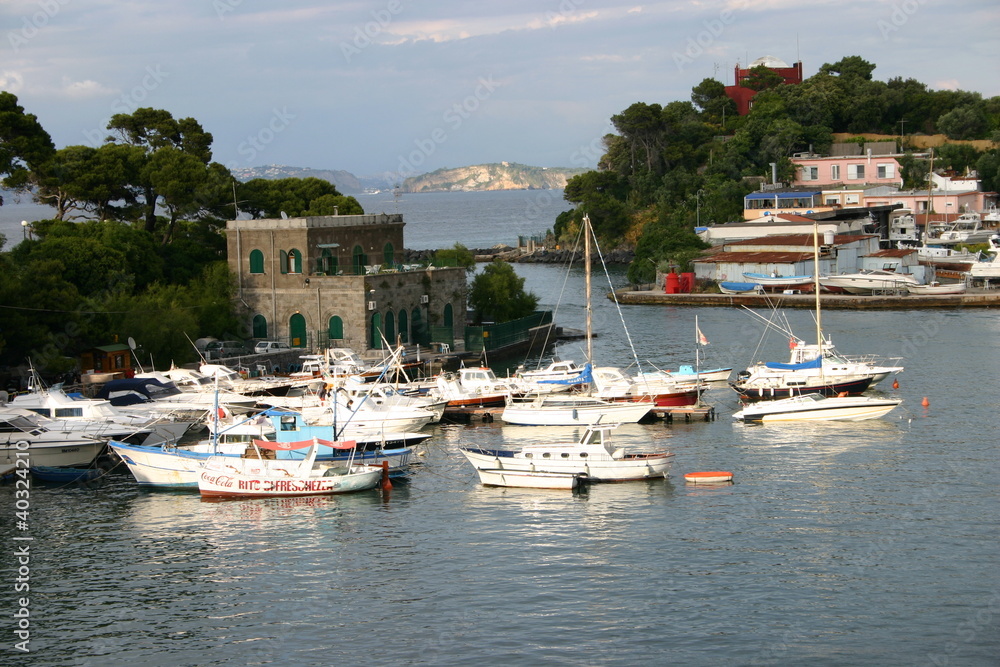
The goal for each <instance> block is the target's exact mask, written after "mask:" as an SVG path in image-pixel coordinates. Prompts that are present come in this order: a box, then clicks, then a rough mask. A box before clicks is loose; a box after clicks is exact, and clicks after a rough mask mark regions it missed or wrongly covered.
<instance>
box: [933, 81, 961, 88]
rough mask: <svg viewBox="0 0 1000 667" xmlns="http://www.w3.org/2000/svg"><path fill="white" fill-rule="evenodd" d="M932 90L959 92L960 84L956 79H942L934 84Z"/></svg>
mask: <svg viewBox="0 0 1000 667" xmlns="http://www.w3.org/2000/svg"><path fill="white" fill-rule="evenodd" d="M934 88H937V89H939V90H960V89H961V88H962V84H960V83H959V82H958V79H943V80H939V81H935V82H934Z"/></svg>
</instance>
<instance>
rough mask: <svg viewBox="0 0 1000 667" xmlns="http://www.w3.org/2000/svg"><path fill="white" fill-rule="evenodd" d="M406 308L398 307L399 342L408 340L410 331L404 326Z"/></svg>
mask: <svg viewBox="0 0 1000 667" xmlns="http://www.w3.org/2000/svg"><path fill="white" fill-rule="evenodd" d="M406 324H407V318H406V308H400V310H399V341H400V342H401V343H409V342H410V331H409V327H407V326H406Z"/></svg>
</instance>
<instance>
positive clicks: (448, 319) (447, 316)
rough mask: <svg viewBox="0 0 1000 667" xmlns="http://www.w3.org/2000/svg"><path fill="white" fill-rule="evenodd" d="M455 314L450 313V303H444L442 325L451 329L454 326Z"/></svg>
mask: <svg viewBox="0 0 1000 667" xmlns="http://www.w3.org/2000/svg"><path fill="white" fill-rule="evenodd" d="M454 320H455V316H454V314H453V313H452V308H451V304H450V303H446V304H444V326H446V327H448V328H449V329H451V328H452V327H453V326H455V321H454Z"/></svg>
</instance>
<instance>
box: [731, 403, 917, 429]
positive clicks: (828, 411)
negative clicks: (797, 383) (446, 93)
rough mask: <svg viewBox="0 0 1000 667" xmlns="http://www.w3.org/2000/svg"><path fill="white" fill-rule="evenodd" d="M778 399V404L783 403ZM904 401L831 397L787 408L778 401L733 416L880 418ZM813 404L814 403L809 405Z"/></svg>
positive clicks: (757, 419) (779, 419) (773, 419)
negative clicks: (845, 399) (839, 399)
mask: <svg viewBox="0 0 1000 667" xmlns="http://www.w3.org/2000/svg"><path fill="white" fill-rule="evenodd" d="M783 402H784V401H775V402H774V403H783ZM901 402H902V401H901V400H896V399H885V400H882V399H869V400H865V401H857V400H848V401H838V399H836V398H827V399H824V400H822V401H805V402H801V403H799V404H795V403H789V404H788V405H787V407H784V406H777V407H775V405H774V403H770V404H765V405H760V406H751V407H747V408H745V409H743V410H741V411H740V412H737V413H736V414H734V415H733V417H734V418H736V419H738V420H740V421H744V422H764V423H778V422H793V421H794V422H803V421H866V420H869V419H878V418H879V417H883V416H885V415H886V414H888V413H889V412H891V411H892V410H893V408H895V407H896V406H897V405H899V404H900V403H901ZM809 403H811V404H812V405H809Z"/></svg>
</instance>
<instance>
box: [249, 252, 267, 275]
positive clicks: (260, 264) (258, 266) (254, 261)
mask: <svg viewBox="0 0 1000 667" xmlns="http://www.w3.org/2000/svg"><path fill="white" fill-rule="evenodd" d="M250 273H264V253H262V252H261V251H260V250H251V251H250Z"/></svg>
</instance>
